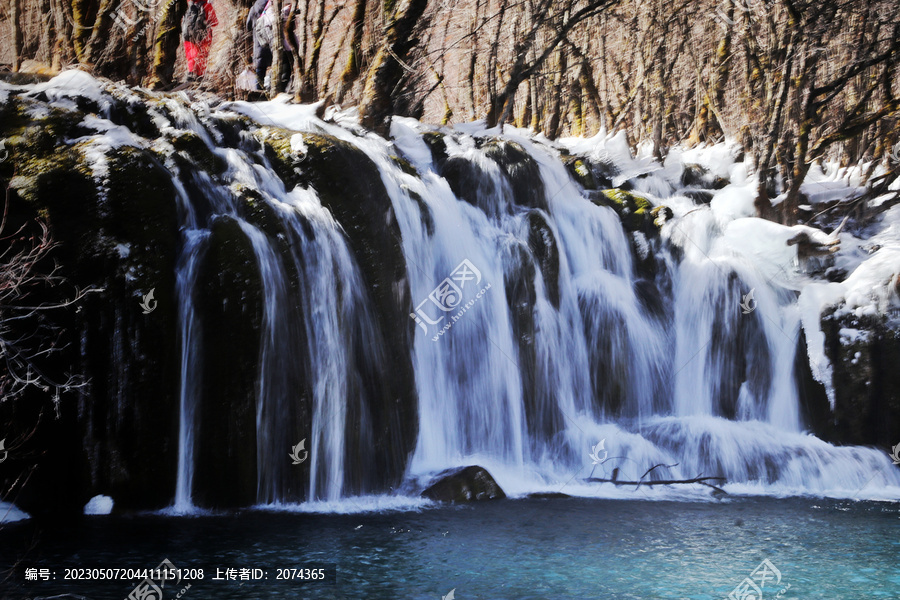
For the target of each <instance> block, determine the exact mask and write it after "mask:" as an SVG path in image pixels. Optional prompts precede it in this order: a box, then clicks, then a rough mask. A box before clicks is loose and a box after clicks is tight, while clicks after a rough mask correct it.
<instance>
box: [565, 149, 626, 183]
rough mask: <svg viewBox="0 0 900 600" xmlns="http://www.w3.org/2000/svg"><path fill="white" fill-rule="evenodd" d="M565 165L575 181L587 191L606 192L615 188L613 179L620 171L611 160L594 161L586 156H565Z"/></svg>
mask: <svg viewBox="0 0 900 600" xmlns="http://www.w3.org/2000/svg"><path fill="white" fill-rule="evenodd" d="M563 164H565V166H566V169H567V170H568V171H569V174H570V175H571V176H572V178H573V179H575V181H577V182H578V183H579V184H581V187H583V188H584V189H586V190H605V189H608V188H611V187H613V179H614V178H615V177H616V176H617V175H619V173H620V171H619V169H618V167H616V165H615V164H613V163H612V161H610V160H592V159H590V158H588V157H586V156H571V155H570V156H565V157H564V158H563Z"/></svg>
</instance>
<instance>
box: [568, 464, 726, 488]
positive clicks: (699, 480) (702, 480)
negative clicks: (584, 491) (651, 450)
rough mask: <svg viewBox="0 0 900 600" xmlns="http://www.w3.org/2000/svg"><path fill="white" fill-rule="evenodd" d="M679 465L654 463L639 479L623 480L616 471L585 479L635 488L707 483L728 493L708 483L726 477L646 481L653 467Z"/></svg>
mask: <svg viewBox="0 0 900 600" xmlns="http://www.w3.org/2000/svg"><path fill="white" fill-rule="evenodd" d="M677 466H678V463H675V464H674V465H664V464H662V463H660V464H658V465H653V466H652V467H650V468H649V469H647V470H646V471H644V474H643V475H641V478H640V479H638V480H637V481H622V480H620V479H619V478H618V473H614V474H613V477H612V479H600V478H598V477H588V478H587V479H585V481H587V482H589V483H614V484H616V485H633V486H635V489H637V488H638V487H640V486H642V485H673V484H678V483H699V484H700V485H705V486H706V487H710V488H712V489H714V490H715V491H717V492H719V493H722V494H728V492H726V491H725V490H723V489H722V488H720V487H718V486H715V485H713V484H711V483H707V482H708V481H713V480H719V481H725V478H724V477H694V478H692V479H660V480H657V481H644V477H646V476H647V474H648V473H650V471H652V470H653V469H655V468H657V467H666V468H672V467H677ZM616 471H618V469H616Z"/></svg>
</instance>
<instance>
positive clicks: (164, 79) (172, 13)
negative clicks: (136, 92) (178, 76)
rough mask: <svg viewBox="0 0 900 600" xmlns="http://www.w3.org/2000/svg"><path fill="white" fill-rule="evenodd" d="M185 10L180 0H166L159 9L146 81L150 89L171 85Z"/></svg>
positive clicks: (185, 5) (185, 7) (184, 5)
mask: <svg viewBox="0 0 900 600" xmlns="http://www.w3.org/2000/svg"><path fill="white" fill-rule="evenodd" d="M186 11H187V4H186V3H185V2H182V1H181V0H168V2H167V3H166V5H165V6H164V7H163V9H162V10H161V11H160V15H159V26H158V28H157V30H156V40H155V41H154V42H153V64H152V65H151V67H150V69H151V71H150V81H149V82H148V85H149V86H150V88H151V89H163V88H167V87H169V86H171V85H172V80H173V77H174V76H175V60H176V59H177V58H178V47H179V46H180V45H181V19H182V18H184V13H185V12H186Z"/></svg>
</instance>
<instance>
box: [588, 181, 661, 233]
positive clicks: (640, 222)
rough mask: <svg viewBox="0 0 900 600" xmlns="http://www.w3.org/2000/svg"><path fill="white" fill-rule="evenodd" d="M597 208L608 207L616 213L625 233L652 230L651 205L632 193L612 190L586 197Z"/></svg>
mask: <svg viewBox="0 0 900 600" xmlns="http://www.w3.org/2000/svg"><path fill="white" fill-rule="evenodd" d="M588 197H589V198H590V200H591V201H592V202H593V203H594V204H596V205H597V206H608V207H609V208H611V209H613V210H614V211H616V214H617V215H619V218H620V219H621V220H622V225H623V226H624V227H625V229H626V230H627V231H644V232H650V231H652V229H654V225H653V219H654V217H653V215H652V214H651V211H652V210H653V205H652V204H651V203H650V201H649V200H647V199H646V198H644V197H643V196H639V195H638V194H635V193H634V192H630V191H626V190H622V189H619V188H612V189H608V190H601V191H599V192H593V193H590V194H589V195H588Z"/></svg>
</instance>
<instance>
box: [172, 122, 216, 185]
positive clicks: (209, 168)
mask: <svg viewBox="0 0 900 600" xmlns="http://www.w3.org/2000/svg"><path fill="white" fill-rule="evenodd" d="M171 142H172V147H174V148H175V151H176V152H178V153H179V154H180V155H181V156H183V157H184V158H186V159H187V160H189V161H190V162H191V163H193V164H194V165H196V166H198V167H199V168H201V169H203V170H204V171H206V172H207V173H209V174H210V175H220V174H222V173H224V172H225V169H226V168H227V167H228V163H227V162H226V161H225V159H224V158H222V157H221V156H219V155H218V154H216V153H215V152H213V151H212V150H211V149H210V148H209V146H207V145H206V142H204V141H203V139H202V138H201V137H200V136H199V135H197V134H196V133H194V132H193V131H179V132H178V134H177V135H175V136H174V137H173V138H171Z"/></svg>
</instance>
